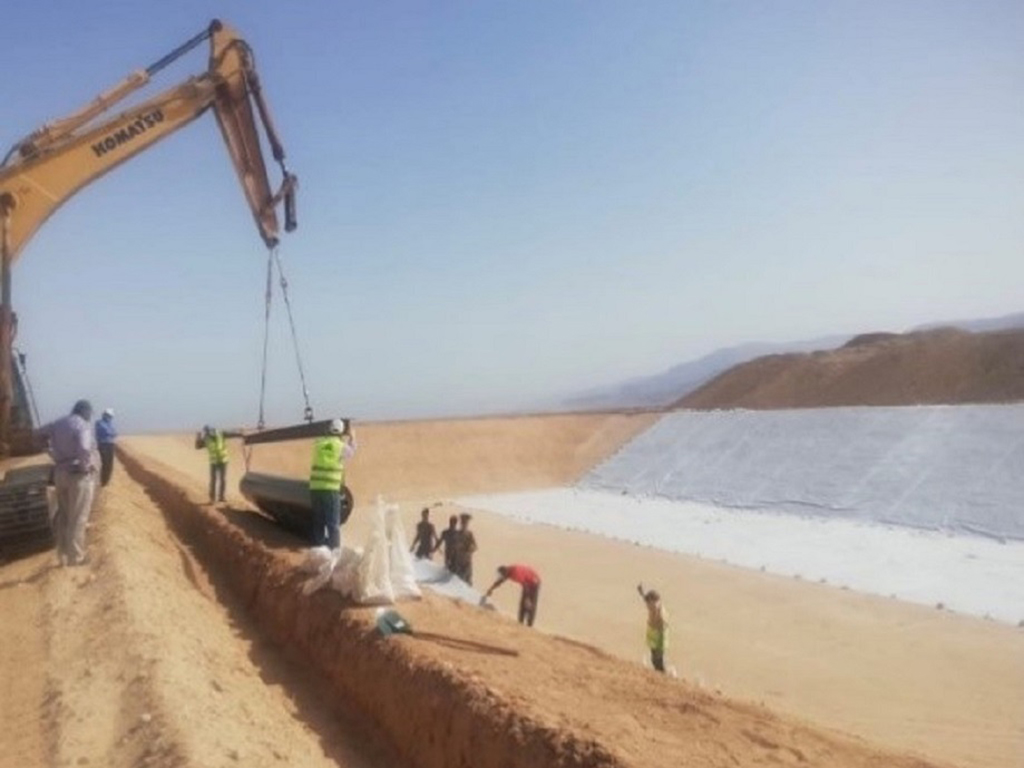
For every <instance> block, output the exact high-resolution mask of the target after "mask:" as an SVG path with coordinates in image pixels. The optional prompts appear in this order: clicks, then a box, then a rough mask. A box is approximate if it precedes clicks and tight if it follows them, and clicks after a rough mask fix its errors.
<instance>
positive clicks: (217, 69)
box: [0, 21, 295, 263]
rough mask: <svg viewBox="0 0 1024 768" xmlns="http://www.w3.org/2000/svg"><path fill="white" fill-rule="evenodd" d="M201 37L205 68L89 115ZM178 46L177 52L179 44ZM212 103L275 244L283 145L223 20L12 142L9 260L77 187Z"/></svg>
mask: <svg viewBox="0 0 1024 768" xmlns="http://www.w3.org/2000/svg"><path fill="white" fill-rule="evenodd" d="M204 38H209V40H210V62H209V68H208V70H207V71H206V72H205V73H203V74H201V75H199V76H197V77H193V78H190V79H189V80H187V81H186V82H184V83H182V84H180V85H178V86H175V87H173V88H170V89H168V90H166V91H164V92H163V93H160V94H159V95H157V96H155V97H153V98H151V99H149V100H147V101H144V102H142V103H141V104H138V105H136V106H134V107H132V108H131V109H128V110H126V111H124V112H122V113H121V114H119V115H117V116H115V117H113V118H110V119H107V120H105V121H102V122H98V123H97V120H96V117H97V116H98V114H99V113H100V112H102V111H106V110H107V109H109V108H110V107H111V106H113V104H114V103H116V102H118V101H121V100H123V99H124V98H126V97H127V96H128V95H129V94H131V93H132V92H133V91H135V90H137V89H138V88H140V87H142V86H143V85H145V84H146V83H147V82H148V81H149V77H150V74H151V72H152V71H155V68H163V67H164V66H166V65H167V64H169V63H170V61H172V60H173V59H174V58H177V57H178V56H180V55H181V54H182V53H183V52H184V50H188V49H189V48H191V47H194V45H195V44H196V41H199V40H202V39H204ZM183 49H184V50H183ZM253 102H255V104H256V108H257V110H258V113H259V115H260V118H261V122H262V124H263V128H264V133H265V135H266V136H267V141H268V144H269V145H270V147H271V150H272V151H273V153H274V159H275V160H277V162H278V163H279V164H280V165H281V172H282V182H281V187H280V188H279V189H278V190H277V191H274V190H272V189H271V186H270V181H269V179H268V176H267V168H266V164H265V162H264V159H263V152H262V149H261V145H260V133H259V131H258V129H257V125H256V120H255V116H254V113H253ZM211 107H212V108H213V111H214V113H215V114H216V117H217V123H218V124H219V126H220V129H221V133H222V135H223V137H224V141H225V143H226V145H227V149H228V154H229V155H230V156H231V161H232V163H233V164H234V166H235V171H236V172H237V174H238V178H239V181H240V182H241V184H242V189H243V190H244V193H245V197H246V200H247V201H248V203H249V207H250V209H251V210H252V214H253V218H254V219H255V221H256V226H257V228H258V229H259V232H260V235H261V237H262V238H263V241H264V242H265V243H266V244H267V246H268V247H272V246H274V245H276V243H277V240H278V235H279V225H278V219H277V212H276V206H277V203H278V202H280V201H281V200H283V199H287V204H286V218H287V221H286V229H288V230H290V229H293V228H294V224H295V222H294V204H293V199H294V198H293V195H294V190H295V177H294V176H292V175H291V174H290V173H289V172H288V170H287V168H286V167H285V165H284V151H283V149H282V148H281V143H280V141H279V140H278V138H277V135H276V132H275V131H274V128H273V125H272V123H271V122H270V116H269V111H268V110H267V108H266V104H265V102H264V100H263V96H262V92H261V90H260V86H259V78H258V77H257V74H256V70H255V65H254V61H253V56H252V52H251V50H250V48H249V46H248V45H247V44H246V43H245V41H244V40H242V39H241V38H240V37H238V35H237V34H236V33H235V32H234V30H232V29H231V28H230V27H229V26H227V25H225V24H222V23H221V22H218V21H215V22H213V23H212V24H211V25H210V27H209V29H208V30H207V31H206V32H205V33H203V34H201V35H198V36H197V37H196V38H193V40H191V41H189V43H186V45H185V46H182V48H180V49H178V51H175V52H174V53H172V54H171V55H169V56H168V57H164V59H161V60H160V61H159V62H157V64H155V65H154V66H153V67H150V68H149V69H147V70H144V71H142V72H138V73H135V74H134V75H132V76H130V77H129V78H128V79H127V80H125V81H124V82H123V83H121V84H119V85H118V86H115V88H113V89H111V90H110V91H108V92H107V93H106V94H103V95H101V96H100V97H99V98H97V99H96V100H95V101H94V102H93V103H92V104H90V105H89V106H88V107H86V108H85V109H83V110H82V111H81V112H79V113H76V114H75V115H72V116H69V117H67V118H64V119H63V120H58V121H55V122H53V123H51V124H49V125H47V126H44V127H43V128H41V129H40V130H38V131H36V132H35V133H33V134H32V135H30V136H28V137H27V138H26V139H24V140H23V141H21V142H19V143H18V144H16V145H15V146H14V147H13V148H12V149H11V151H10V152H8V154H7V158H6V160H5V162H4V164H3V165H2V166H0V214H3V215H4V217H5V218H6V219H7V222H6V229H7V253H8V258H9V259H10V260H11V262H12V263H13V262H14V261H16V260H17V258H18V256H19V255H20V254H21V251H22V249H23V248H24V246H25V244H26V243H27V242H28V240H29V239H30V238H31V237H32V235H34V234H35V233H36V231H37V230H38V229H39V227H40V226H42V224H43V223H44V222H45V221H46V220H47V219H48V218H49V217H50V216H51V215H52V214H53V213H54V211H56V210H57V208H59V207H60V206H61V205H62V204H63V203H64V202H66V201H67V200H68V199H69V198H70V197H71V196H72V195H74V194H75V193H76V192H77V191H78V190H80V189H82V188H83V187H85V186H86V185H88V184H90V183H91V182H93V181H95V180H96V179H98V178H100V177H101V176H103V175H104V174H106V173H108V172H109V171H111V170H113V169H114V168H116V167H117V166H119V165H121V164H122V163H124V162H126V161H127V160H130V159H131V158H133V157H135V156H136V155H138V154H139V153H141V152H143V151H145V150H147V149H149V148H150V147H151V146H153V145H154V144H155V143H157V142H158V141H160V139H162V138H164V137H165V136H168V135H170V134H172V133H174V132H175V131H177V130H179V129H181V128H183V127H185V126H186V125H188V124H189V123H191V122H192V121H193V120H195V119H196V118H198V117H199V116H200V115H202V114H203V113H204V112H205V111H206V110H208V109H210V108H211Z"/></svg>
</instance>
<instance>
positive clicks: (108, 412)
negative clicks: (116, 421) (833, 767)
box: [103, 408, 114, 418]
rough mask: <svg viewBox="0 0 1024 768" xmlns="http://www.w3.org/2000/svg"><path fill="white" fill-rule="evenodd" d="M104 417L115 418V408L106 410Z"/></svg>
mask: <svg viewBox="0 0 1024 768" xmlns="http://www.w3.org/2000/svg"><path fill="white" fill-rule="evenodd" d="M103 415H104V416H110V417H111V418H113V417H114V409H113V408H106V409H104V411H103Z"/></svg>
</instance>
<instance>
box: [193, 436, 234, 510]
mask: <svg viewBox="0 0 1024 768" xmlns="http://www.w3.org/2000/svg"><path fill="white" fill-rule="evenodd" d="M196 447H197V448H203V447H205V448H206V452H207V454H208V455H209V458H210V503H211V504H213V503H214V502H215V501H224V487H225V486H226V485H227V482H228V446H227V443H225V442H224V433H223V432H221V431H220V430H219V429H214V428H213V427H211V426H210V425H209V424H207V425H206V426H205V427H203V431H202V433H201V434H200V435H199V436H198V437H197V438H196Z"/></svg>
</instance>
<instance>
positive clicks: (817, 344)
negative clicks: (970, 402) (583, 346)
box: [563, 336, 849, 410]
mask: <svg viewBox="0 0 1024 768" xmlns="http://www.w3.org/2000/svg"><path fill="white" fill-rule="evenodd" d="M848 338H849V336H826V337H823V338H820V339H812V340H808V341H794V342H789V343H780V344H772V343H768V342H751V343H749V344H741V345H739V346H735V347H726V348H723V349H718V350H715V351H714V352H712V353H711V354H708V355H705V356H704V357H700V358H698V359H696V360H691V361H689V362H686V363H680V364H679V365H676V366H673V367H672V368H669V369H668V370H667V371H663V372H661V373H658V374H654V375H653V376H641V377H638V378H634V379H628V380H627V381H624V382H622V383H620V384H612V385H609V386H606V387H595V388H594V389H591V390H588V391H586V392H581V393H579V394H578V395H574V396H572V397H570V398H569V399H568V400H566V401H565V402H564V403H563V405H564V406H566V407H569V408H570V409H572V410H577V409H583V410H598V409H601V408H654V407H658V406H665V405H668V404H669V403H672V402H674V401H675V400H677V399H679V398H680V397H681V396H682V395H685V394H687V393H688V392H692V391H693V390H695V389H697V388H698V387H699V386H700V385H702V384H704V383H705V382H707V381H709V380H710V379H712V378H714V377H715V376H717V375H718V374H720V373H722V372H723V371H726V370H728V369H730V368H732V367H733V366H734V365H738V364H740V363H745V362H747V361H748V360H753V359H755V358H758V357H763V356H764V355H772V354H782V353H786V352H812V351H814V350H818V349H831V348H832V347H835V346H837V345H839V344H842V343H843V342H844V341H846V340H847V339H848Z"/></svg>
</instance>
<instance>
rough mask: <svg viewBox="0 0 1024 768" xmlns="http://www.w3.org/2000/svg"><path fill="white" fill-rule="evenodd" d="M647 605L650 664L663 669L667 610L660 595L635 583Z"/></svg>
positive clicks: (666, 633)
mask: <svg viewBox="0 0 1024 768" xmlns="http://www.w3.org/2000/svg"><path fill="white" fill-rule="evenodd" d="M636 591H637V592H639V593H640V597H642V598H643V600H644V603H645V604H646V605H647V647H648V649H650V651H651V666H652V667H654V668H655V669H656V670H658V671H659V672H664V671H665V649H666V648H668V611H666V610H665V608H664V607H663V606H662V604H661V595H659V594H658V592H657V591H656V590H653V589H652V590H649V591H644V585H643V584H637V586H636Z"/></svg>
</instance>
